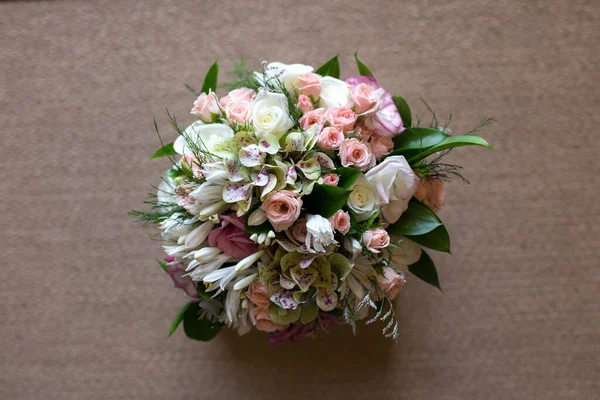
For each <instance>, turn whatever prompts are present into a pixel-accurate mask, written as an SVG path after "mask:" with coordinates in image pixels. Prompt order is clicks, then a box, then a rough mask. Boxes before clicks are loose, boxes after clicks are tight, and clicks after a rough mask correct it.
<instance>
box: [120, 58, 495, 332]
mask: <svg viewBox="0 0 600 400" xmlns="http://www.w3.org/2000/svg"><path fill="white" fill-rule="evenodd" d="M354 56H355V59H356V63H357V65H358V70H359V75H357V76H352V77H349V78H347V79H346V80H345V81H344V80H340V79H339V74H340V68H339V61H338V57H337V56H336V57H334V58H332V59H331V60H329V61H328V62H327V63H325V64H324V65H323V66H322V67H320V68H318V69H317V70H316V71H315V70H314V69H313V68H312V67H310V66H307V65H301V64H292V65H286V64H282V63H271V64H267V63H263V65H262V70H261V71H260V72H252V71H249V70H247V69H246V68H245V67H244V66H243V64H241V65H240V66H238V67H236V70H235V74H236V76H237V81H235V82H233V83H229V84H228V88H229V89H230V91H229V92H228V93H227V94H226V95H225V96H218V95H217V94H216V90H217V76H218V65H217V63H216V62H215V63H214V64H213V65H212V67H211V68H210V70H209V71H208V73H207V75H206V77H205V79H204V85H203V87H202V90H201V91H200V92H199V93H198V92H196V91H195V90H193V89H192V88H190V87H188V88H189V89H190V90H191V91H192V92H193V93H194V95H195V96H197V99H196V101H194V103H193V107H192V110H191V113H192V115H193V116H194V117H195V118H196V120H195V121H194V122H192V123H191V124H190V125H189V126H187V127H186V128H183V127H182V126H181V125H180V124H179V122H178V121H177V119H176V118H175V117H174V116H173V115H171V114H170V113H168V114H169V118H170V121H171V123H172V126H173V127H174V129H175V131H176V132H177V133H178V137H177V139H176V140H175V141H174V142H172V143H169V144H164V142H163V141H162V138H161V135H160V133H159V132H158V128H157V124H156V122H155V128H156V131H157V133H158V135H159V138H161V143H163V146H162V147H161V148H160V149H159V150H158V151H157V152H156V153H155V154H154V156H153V158H156V157H163V156H164V157H168V158H169V159H170V160H171V162H172V167H171V168H170V169H169V170H168V171H166V173H165V174H164V175H163V177H162V180H161V182H160V185H159V186H158V191H157V194H156V195H154V196H152V197H151V199H150V200H149V201H148V202H147V203H149V204H151V209H149V210H144V211H132V215H134V216H136V217H137V218H138V219H139V220H141V221H145V222H151V223H154V224H156V225H157V226H158V229H159V230H160V239H161V240H162V241H163V248H164V250H165V252H166V254H167V255H166V257H165V258H164V261H161V262H159V263H160V265H161V266H162V268H163V269H164V270H165V271H166V272H167V273H168V274H169V276H170V277H171V278H172V279H173V282H174V283H175V286H176V287H178V288H180V289H182V290H183V291H184V293H185V295H186V296H187V298H188V299H189V302H188V304H187V305H186V306H184V307H183V309H182V310H181V311H180V312H179V313H178V314H177V315H176V317H175V319H174V321H173V323H172V326H171V332H170V333H171V334H172V333H173V332H174V331H175V330H176V329H177V327H178V325H179V324H180V323H181V322H183V328H184V331H185V333H186V334H187V336H189V337H190V338H193V339H198V340H203V341H206V340H210V339H212V338H213V337H214V336H215V335H216V334H217V333H218V332H219V330H220V329H221V327H222V326H223V325H227V326H229V327H231V328H235V329H237V331H238V332H239V333H240V334H244V333H247V332H249V331H250V330H251V329H252V328H256V329H258V330H260V331H264V332H268V333H269V339H270V340H271V341H272V342H273V343H279V342H281V341H283V340H288V339H289V340H292V341H293V340H296V339H298V338H301V337H306V336H314V335H316V333H317V332H318V331H320V330H325V329H327V327H329V326H331V325H332V324H336V323H346V324H349V325H351V326H352V328H353V330H354V331H355V330H356V321H358V320H363V319H366V318H369V320H368V321H367V323H371V322H375V321H378V320H381V321H383V324H384V327H383V334H384V335H386V336H388V337H392V338H394V339H397V338H398V335H399V333H398V324H397V322H396V318H395V315H394V305H393V300H394V298H395V297H396V296H397V295H398V293H399V292H400V290H401V288H402V286H403V285H404V284H405V282H406V280H407V273H408V272H411V273H412V274H413V275H414V276H416V277H418V278H420V279H422V280H424V281H426V282H428V283H430V284H431V285H433V286H436V287H437V288H440V284H439V280H438V275H437V272H436V268H435V266H434V264H433V262H432V260H431V258H430V257H429V256H428V254H427V253H426V251H425V250H424V249H423V248H428V249H432V250H436V251H441V252H447V253H449V252H450V240H449V235H448V232H447V230H446V227H445V226H444V224H443V223H442V221H441V220H440V218H439V217H438V216H437V215H436V212H437V211H438V210H439V209H440V208H441V206H442V204H443V201H444V196H445V193H446V189H445V185H446V182H448V181H449V180H450V179H451V178H453V177H460V178H462V175H461V174H460V167H459V166H457V165H452V164H446V163H444V162H443V160H444V156H445V155H446V154H448V152H449V151H450V150H451V149H453V148H455V147H459V146H470V145H476V146H484V147H488V148H490V145H489V144H488V143H487V142H486V141H485V140H484V139H482V138H481V137H479V136H476V135H474V133H475V131H476V130H477V129H479V128H481V127H482V126H484V125H486V124H488V123H489V122H490V121H491V120H489V119H488V120H485V121H483V123H481V124H480V125H478V126H477V127H476V128H475V129H473V130H472V131H470V132H468V133H467V134H465V135H460V136H453V135H451V132H450V130H449V129H448V126H447V124H445V125H444V126H439V124H438V120H437V118H436V116H435V113H433V112H432V116H433V117H432V121H431V123H430V124H429V125H428V126H422V124H421V123H420V121H413V120H412V116H411V111H410V108H409V106H408V104H407V103H406V101H405V100H404V99H403V98H402V97H400V96H392V95H391V94H390V93H389V92H388V91H386V90H385V89H384V88H383V87H382V86H381V85H380V84H379V82H378V81H377V80H376V79H375V78H374V77H373V74H372V73H371V71H370V69H369V68H368V67H367V66H366V65H365V64H364V63H362V62H361V61H360V60H359V58H358V55H357V54H355V55H354ZM430 110H431V109H430ZM462 179H464V178H462Z"/></svg>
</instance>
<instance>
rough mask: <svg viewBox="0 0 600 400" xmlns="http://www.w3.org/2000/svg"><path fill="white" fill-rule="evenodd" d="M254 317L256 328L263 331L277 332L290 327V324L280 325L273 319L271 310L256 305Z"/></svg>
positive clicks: (253, 312)
mask: <svg viewBox="0 0 600 400" xmlns="http://www.w3.org/2000/svg"><path fill="white" fill-rule="evenodd" d="M252 318H253V319H254V320H255V321H256V329H258V330H259V331H263V332H277V331H280V330H282V329H285V328H287V327H288V325H279V324H276V323H275V322H273V321H271V316H270V315H269V310H265V309H264V308H258V307H254V308H253V309H252Z"/></svg>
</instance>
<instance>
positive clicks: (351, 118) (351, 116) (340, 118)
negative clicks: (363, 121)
mask: <svg viewBox="0 0 600 400" xmlns="http://www.w3.org/2000/svg"><path fill="white" fill-rule="evenodd" d="M357 117H358V116H357V115H356V113H355V112H354V111H352V108H350V107H349V106H344V107H333V108H330V109H329V110H327V111H326V112H325V115H324V119H325V121H326V122H328V123H329V125H331V126H335V127H336V128H339V129H341V130H342V132H344V133H349V132H352V131H353V130H354V124H355V123H356V118H357Z"/></svg>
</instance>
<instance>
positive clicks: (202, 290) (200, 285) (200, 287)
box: [196, 282, 215, 300]
mask: <svg viewBox="0 0 600 400" xmlns="http://www.w3.org/2000/svg"><path fill="white" fill-rule="evenodd" d="M196 293H198V296H200V297H201V298H203V299H205V300H210V299H212V297H213V295H214V294H215V293H214V292H212V293H208V292H207V291H206V286H204V283H202V282H198V287H197V288H196Z"/></svg>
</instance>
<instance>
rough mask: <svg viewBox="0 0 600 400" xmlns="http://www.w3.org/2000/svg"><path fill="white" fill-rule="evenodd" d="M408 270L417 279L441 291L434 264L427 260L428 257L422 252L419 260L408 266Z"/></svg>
mask: <svg viewBox="0 0 600 400" xmlns="http://www.w3.org/2000/svg"><path fill="white" fill-rule="evenodd" d="M408 270H409V271H410V272H411V273H412V274H413V275H415V276H416V277H417V278H419V279H421V280H423V281H425V282H427V283H429V284H430V285H433V286H435V287H436V288H438V289H439V290H440V291H442V286H441V285H440V279H439V277H438V273H437V270H436V269H435V264H434V263H433V261H432V260H431V258H429V255H428V254H427V253H425V252H424V251H422V252H421V258H419V261H417V262H416V263H414V264H411V265H409V266H408Z"/></svg>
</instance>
